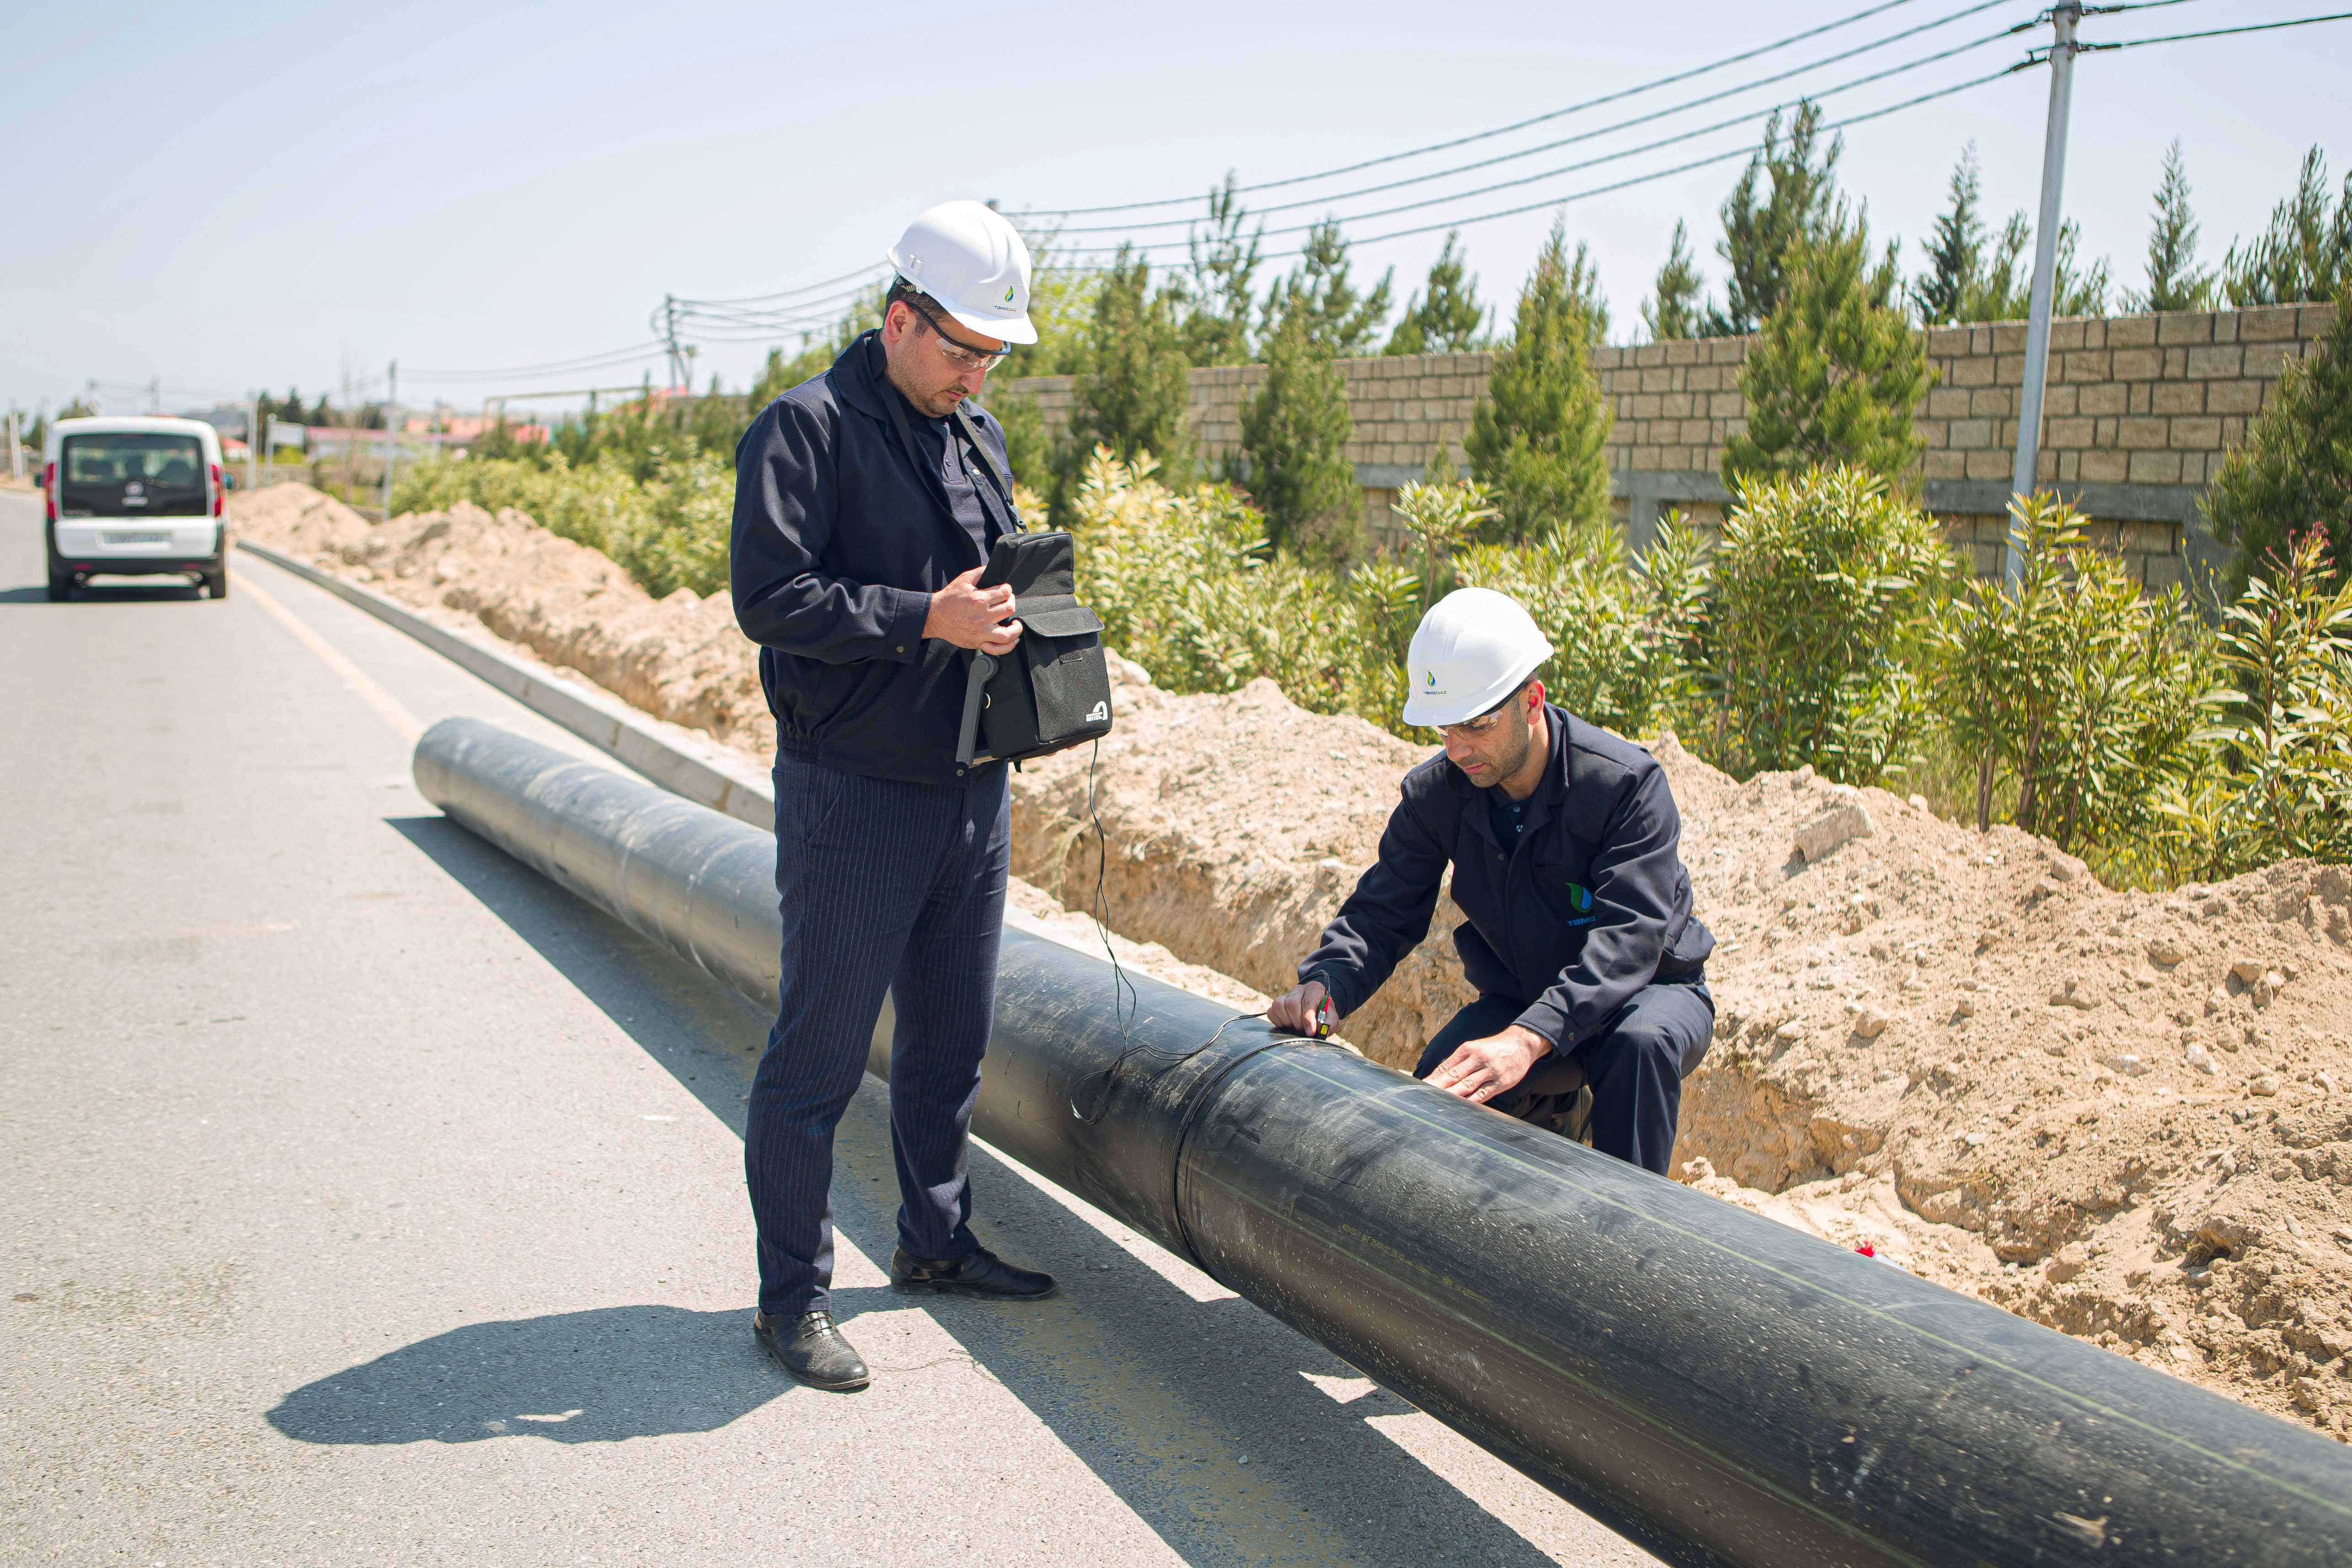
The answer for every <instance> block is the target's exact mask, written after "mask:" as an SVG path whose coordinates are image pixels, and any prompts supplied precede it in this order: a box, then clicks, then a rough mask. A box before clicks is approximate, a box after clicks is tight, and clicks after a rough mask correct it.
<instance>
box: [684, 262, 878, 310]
mask: <svg viewBox="0 0 2352 1568" xmlns="http://www.w3.org/2000/svg"><path fill="white" fill-rule="evenodd" d="M881 270H883V266H882V263H880V262H878V261H869V262H867V263H866V265H865V266H863V267H861V268H858V269H857V270H856V271H855V272H845V273H843V274H842V275H841V276H840V277H838V278H827V279H823V280H821V281H819V282H815V283H803V284H802V285H801V286H800V287H799V288H797V289H777V290H776V291H775V292H774V293H772V294H744V295H740V296H739V297H737V298H735V299H731V300H685V299H674V300H672V301H671V303H673V304H677V305H757V304H760V303H761V302H762V301H763V300H789V299H791V298H793V296H794V295H797V294H810V293H814V292H815V291H816V290H817V289H830V288H832V287H833V286H834V285H835V284H836V283H850V282H855V281H856V279H860V278H868V277H871V276H873V275H874V274H875V273H877V272H879V271H881Z"/></svg>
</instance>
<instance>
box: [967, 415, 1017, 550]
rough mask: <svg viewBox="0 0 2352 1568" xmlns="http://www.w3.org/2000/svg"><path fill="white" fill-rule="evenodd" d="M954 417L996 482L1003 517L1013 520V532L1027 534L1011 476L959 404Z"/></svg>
mask: <svg viewBox="0 0 2352 1568" xmlns="http://www.w3.org/2000/svg"><path fill="white" fill-rule="evenodd" d="M955 417H956V423H957V424H959V425H961V426H963V433H964V437H965V438H966V439H967V440H969V441H971V449H972V450H973V451H975V452H978V453H979V454H980V460H981V463H982V466H983V467H984V468H987V469H988V477H989V478H990V479H994V480H995V481H996V489H997V492H998V493H999V494H1000V495H1002V496H1003V498H1004V515H1005V516H1007V517H1009V518H1011V519H1012V520H1013V532H1015V533H1026V532H1028V531H1029V525H1028V524H1027V523H1025V522H1024V521H1021V509H1020V508H1019V507H1017V506H1015V505H1013V476H1012V475H1011V474H1009V473H1007V472H1006V471H1005V470H1004V468H1003V465H1001V464H999V463H998V462H997V460H996V454H995V453H993V452H992V451H990V450H989V449H988V443H987V442H985V441H983V440H982V439H981V438H980V424H979V422H978V421H977V420H975V419H973V418H972V416H971V411H970V410H968V409H966V408H965V407H964V405H962V404H961V403H959V404H957V405H955Z"/></svg>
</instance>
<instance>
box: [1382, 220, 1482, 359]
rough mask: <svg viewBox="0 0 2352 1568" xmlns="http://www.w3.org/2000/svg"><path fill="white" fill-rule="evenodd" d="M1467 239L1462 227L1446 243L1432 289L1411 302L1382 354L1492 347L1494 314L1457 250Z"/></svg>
mask: <svg viewBox="0 0 2352 1568" xmlns="http://www.w3.org/2000/svg"><path fill="white" fill-rule="evenodd" d="M1461 237H1462V236H1461V231H1460V230H1459V229H1456V230H1455V231H1454V232H1453V233H1452V234H1449V235H1447V236H1446V237H1445V247H1444V249H1443V250H1440V251H1439V252H1438V253H1437V259H1436V260H1434V261H1433V262H1431V263H1430V264H1429V291H1428V292H1427V293H1426V294H1415V295H1413V296H1412V298H1411V299H1410V300H1406V301H1405V305H1404V315H1403V317H1402V319H1401V320H1399V321H1398V322H1397V324H1396V331H1392V332H1391V333H1390V334H1389V342H1388V346H1387V347H1386V348H1384V349H1382V350H1381V353H1384V354H1434V353H1462V352H1463V351H1465V350H1466V349H1475V348H1483V347H1485V346H1486V329H1487V327H1488V325H1489V323H1490V322H1491V321H1492V319H1493V317H1494V312H1493V311H1492V310H1489V309H1488V308H1487V307H1486V306H1484V305H1482V304H1480V303H1479V302H1478V279H1475V278H1473V277H1470V276H1468V272H1469V268H1468V267H1467V265H1466V264H1465V258H1463V257H1462V256H1461V255H1460V254H1459V252H1458V251H1457V250H1456V248H1455V245H1456V242H1457V241H1458V240H1459V239H1460V238H1461Z"/></svg>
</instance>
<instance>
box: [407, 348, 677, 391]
mask: <svg viewBox="0 0 2352 1568" xmlns="http://www.w3.org/2000/svg"><path fill="white" fill-rule="evenodd" d="M666 350H667V344H666V343H663V342H660V341H658V340H656V341H655V342H645V343H634V344H631V345H630V346H629V347H627V348H625V349H612V350H608V351H606V352H605V353H596V354H581V355H579V356H577V357H575V358H572V359H567V360H549V361H544V362H542V363H538V364H521V365H505V366H500V367H496V368H489V369H476V370H409V371H404V372H403V373H402V374H403V377H404V379H406V380H412V381H418V382H429V381H513V380H529V379H531V378H532V377H535V376H542V375H570V374H578V373H580V372H583V371H591V370H609V369H614V368H617V367H618V366H621V365H625V364H635V363H641V362H643V361H646V360H649V359H656V358H659V357H660V356H661V354H662V353H664V352H665V351H666Z"/></svg>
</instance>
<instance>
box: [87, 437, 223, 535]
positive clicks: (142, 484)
mask: <svg viewBox="0 0 2352 1568" xmlns="http://www.w3.org/2000/svg"><path fill="white" fill-rule="evenodd" d="M211 500H212V498H211V497H210V496H209V495H207V494H206V493H205V449H204V447H202V446H201V445H200V444H199V443H198V442H197V440H196V438H195V437H194V436H166V435H161V434H153V433H150V432H146V431H131V430H126V431H121V432H118V433H111V434H110V433H107V432H103V431H100V432H96V433H93V434H91V435H88V436H68V437H66V438H65V443H64V450H63V451H61V452H60V453H59V454H58V513H59V515H61V516H65V517H203V516H205V514H206V513H207V512H209V511H211V510H212V506H211V504H210V503H211Z"/></svg>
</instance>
